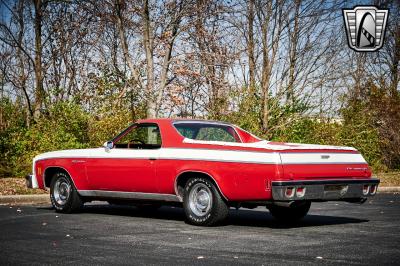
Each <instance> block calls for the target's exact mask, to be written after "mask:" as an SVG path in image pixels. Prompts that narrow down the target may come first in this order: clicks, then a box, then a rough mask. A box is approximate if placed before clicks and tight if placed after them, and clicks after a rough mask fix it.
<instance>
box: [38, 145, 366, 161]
mask: <svg viewBox="0 0 400 266" xmlns="http://www.w3.org/2000/svg"><path fill="white" fill-rule="evenodd" d="M50 158H71V159H74V158H75V159H76V158H104V159H149V158H154V159H163V160H196V161H218V162H236V163H258V164H280V163H282V164H346V163H353V164H355V163H360V164H365V163H366V161H365V160H364V158H363V157H362V155H361V154H358V153H315V152H314V153H307V152H304V153H279V152H252V151H242V150H241V151H234V150H207V149H184V148H183V149H182V148H161V149H154V150H146V149H144V150H136V149H111V150H109V151H106V150H105V149H104V148H98V149H81V150H64V151H56V152H49V153H44V154H41V155H39V156H37V157H35V161H38V160H43V159H50Z"/></svg>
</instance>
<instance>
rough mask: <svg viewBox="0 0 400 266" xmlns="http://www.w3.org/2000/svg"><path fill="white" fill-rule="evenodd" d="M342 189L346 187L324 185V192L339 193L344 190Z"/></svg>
mask: <svg viewBox="0 0 400 266" xmlns="http://www.w3.org/2000/svg"><path fill="white" fill-rule="evenodd" d="M344 187H347V186H346V185H325V187H324V190H325V191H328V192H330V191H341V190H342V189H344Z"/></svg>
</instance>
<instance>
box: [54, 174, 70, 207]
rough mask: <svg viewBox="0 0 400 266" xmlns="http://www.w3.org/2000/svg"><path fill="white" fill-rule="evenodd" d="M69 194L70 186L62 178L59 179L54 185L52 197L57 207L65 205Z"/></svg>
mask: <svg viewBox="0 0 400 266" xmlns="http://www.w3.org/2000/svg"><path fill="white" fill-rule="evenodd" d="M70 194H71V184H70V182H69V180H67V179H66V178H64V177H61V178H59V179H58V180H57V181H56V183H55V184H54V190H53V196H54V200H55V201H56V202H57V204H59V205H65V204H66V203H67V201H68V199H69V196H70Z"/></svg>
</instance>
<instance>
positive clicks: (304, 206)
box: [268, 201, 311, 223]
mask: <svg viewBox="0 0 400 266" xmlns="http://www.w3.org/2000/svg"><path fill="white" fill-rule="evenodd" d="M310 207H311V201H299V202H294V203H293V204H292V205H291V206H290V207H284V206H277V205H271V206H268V209H269V212H270V213H271V214H272V216H274V218H275V219H277V220H279V221H281V222H284V223H294V222H297V221H299V220H301V219H302V218H303V217H304V216H306V215H307V213H308V211H309V210H310Z"/></svg>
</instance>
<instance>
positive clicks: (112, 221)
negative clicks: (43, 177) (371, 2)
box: [0, 193, 400, 265]
mask: <svg viewBox="0 0 400 266" xmlns="http://www.w3.org/2000/svg"><path fill="white" fill-rule="evenodd" d="M10 264H11V265H24V264H29V265H37V264H70V265H82V264H91V265H93V264H109V265H115V264H131V265H154V264H161V265H171V264H174V265H209V264H215V265H226V264H229V265H238V264H253V265H271V264H273V265H274V264H275V265H278V264H279V265H282V264H286V265H304V264H318V265H321V264H326V265H330V264H341V265H343V264H346V265H396V264H397V265H399V264H400V194H394V193H391V194H379V195H377V196H376V197H375V198H373V199H371V200H369V201H367V202H366V203H364V204H363V205H358V204H349V203H344V202H327V203H313V205H312V207H311V210H310V213H309V215H308V216H307V217H306V218H305V219H304V220H303V221H302V222H300V223H299V224H297V225H294V226H284V225H281V224H279V223H278V222H276V221H275V220H274V219H273V218H272V217H271V216H270V215H269V213H268V211H267V210H266V209H265V208H257V209H254V210H246V209H239V210H235V209H231V211H230V215H229V219H228V220H227V222H226V223H225V224H224V225H222V226H218V227H195V226H192V225H188V224H186V223H185V222H184V214H183V210H182V209H181V208H177V207H162V208H161V209H159V210H157V211H154V212H143V211H140V210H138V209H137V208H135V207H122V206H110V205H107V204H106V203H94V204H90V205H88V206H85V208H84V209H83V210H82V211H81V212H80V213H77V214H58V213H55V212H54V210H52V209H51V208H50V206H48V205H37V206H8V205H5V206H0V265H10Z"/></svg>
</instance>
